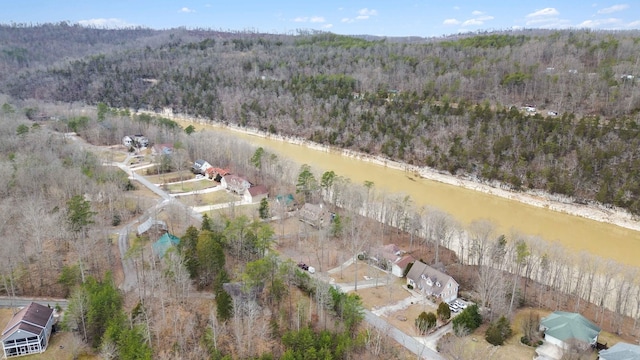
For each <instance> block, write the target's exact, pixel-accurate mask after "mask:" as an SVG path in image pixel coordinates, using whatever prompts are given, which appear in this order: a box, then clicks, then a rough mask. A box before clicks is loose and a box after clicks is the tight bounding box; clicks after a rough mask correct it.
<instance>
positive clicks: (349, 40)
mask: <svg viewBox="0 0 640 360" xmlns="http://www.w3.org/2000/svg"><path fill="white" fill-rule="evenodd" d="M66 34H68V36H67V35H66ZM471 35H473V36H471ZM0 36H2V39H3V47H2V56H1V57H0V58H1V59H2V62H1V63H0V66H2V67H3V68H4V69H5V70H7V71H3V73H5V74H10V75H6V76H5V78H3V79H2V80H3V82H2V85H3V87H4V89H5V91H7V92H8V93H10V94H11V95H12V96H14V97H17V98H21V99H26V98H36V99H42V100H54V101H63V102H74V101H82V102H86V103H89V104H97V103H98V102H104V103H106V104H107V105H109V106H112V107H120V108H132V109H134V110H135V109H147V110H153V111H160V110H163V109H170V110H172V111H173V112H175V113H183V114H188V115H193V116H198V117H202V118H206V119H210V120H211V121H220V122H226V123H235V124H240V125H241V126H247V127H255V128H259V129H261V130H265V131H270V132H273V133H279V134H282V135H287V136H298V137H303V138H306V139H309V140H312V141H315V142H318V143H323V144H329V145H333V146H336V147H343V148H350V149H354V150H358V151H362V152H365V153H370V154H375V155H382V156H385V157H388V158H392V159H396V160H400V161H404V162H407V163H409V164H414V165H418V166H430V167H433V168H436V169H439V170H442V171H447V172H450V173H452V174H456V175H466V176H469V177H471V178H475V179H477V180H479V181H485V182H494V181H499V182H501V183H503V184H505V185H506V186H509V187H511V188H514V189H542V190H545V191H548V192H551V193H558V194H563V195H567V196H569V197H572V198H573V199H575V201H578V202H590V201H597V202H600V203H604V204H610V205H615V206H619V207H623V208H626V209H628V210H630V211H631V212H633V213H639V212H640V202H639V200H638V199H640V196H639V195H640V183H638V181H637V172H638V168H639V164H638V161H639V160H638V159H639V158H640V157H639V156H638V154H637V152H638V148H639V146H638V131H639V130H638V109H640V92H639V90H638V85H637V84H638V80H637V76H639V75H638V74H640V62H639V60H638V56H637V54H638V52H639V50H640V49H639V47H640V44H639V40H638V39H640V37H638V33H637V32H605V31H602V32H596V31H588V30H584V31H577V30H563V31H543V30H535V31H534V30H528V31H519V32H510V33H485V34H470V35H469V36H458V37H452V38H443V39H416V38H412V39H411V42H409V41H402V40H406V39H386V38H385V39H375V38H374V39H369V40H365V39H363V38H357V37H345V36H338V35H334V34H329V33H304V34H302V33H301V34H299V35H296V36H282V35H269V34H255V33H220V32H213V31H207V30H185V29H178V30H166V31H151V30H144V29H130V30H97V29H86V28H82V27H78V26H68V25H66V24H58V25H40V26H33V27H31V26H12V27H10V26H3V27H2V28H0ZM46 39H56V40H55V41H52V42H50V44H52V45H48V46H46V47H44V49H48V48H52V49H53V47H54V46H55V49H56V50H55V51H53V50H51V51H46V50H43V48H42V47H40V46H39V45H38V44H42V42H43V41H48V40H46ZM60 49H64V50H63V51H64V52H67V53H68V54H70V55H72V56H74V59H73V60H70V61H68V62H61V61H60V60H61V59H64V58H66V57H65V56H62V55H61V54H60V52H61V50H60ZM85 54H86V55H87V56H86V57H81V56H82V55H85ZM523 109H524V110H523Z"/></svg>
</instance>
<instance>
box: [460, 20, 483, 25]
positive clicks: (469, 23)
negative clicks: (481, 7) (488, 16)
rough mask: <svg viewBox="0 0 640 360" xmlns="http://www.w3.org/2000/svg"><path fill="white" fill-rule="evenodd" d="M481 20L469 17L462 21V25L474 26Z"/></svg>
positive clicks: (479, 23) (480, 22)
mask: <svg viewBox="0 0 640 360" xmlns="http://www.w3.org/2000/svg"><path fill="white" fill-rule="evenodd" d="M482 24H483V22H482V21H480V20H476V19H469V20H467V21H465V22H463V23H462V26H474V25H476V26H477V25H482Z"/></svg>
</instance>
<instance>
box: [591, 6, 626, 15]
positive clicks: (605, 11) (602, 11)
mask: <svg viewBox="0 0 640 360" xmlns="http://www.w3.org/2000/svg"><path fill="white" fill-rule="evenodd" d="M627 8H629V5H627V4H618V5H613V6H610V7H608V8H604V9H600V10H598V14H611V13H613V12H617V11H622V10H624V9H627Z"/></svg>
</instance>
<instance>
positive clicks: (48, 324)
mask: <svg viewBox="0 0 640 360" xmlns="http://www.w3.org/2000/svg"><path fill="white" fill-rule="evenodd" d="M52 327H53V309H51V308H49V307H47V306H44V305H41V304H38V303H35V302H32V303H30V304H29V305H28V306H26V307H24V308H22V309H21V310H20V311H18V313H16V314H15V315H14V316H13V318H11V321H9V323H8V324H7V326H6V327H5V328H4V330H3V331H2V349H3V351H4V357H5V358H10V357H15V356H22V355H29V354H38V353H42V352H44V351H45V350H47V345H49V338H50V337H51V328H52Z"/></svg>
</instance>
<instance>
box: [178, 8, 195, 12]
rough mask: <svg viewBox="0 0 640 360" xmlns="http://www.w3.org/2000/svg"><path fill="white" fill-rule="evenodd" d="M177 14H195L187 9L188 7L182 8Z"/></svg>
mask: <svg viewBox="0 0 640 360" xmlns="http://www.w3.org/2000/svg"><path fill="white" fill-rule="evenodd" d="M178 12H181V13H193V12H196V11H195V10H193V9H189V8H188V7H183V8H182V9H180V10H178Z"/></svg>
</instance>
